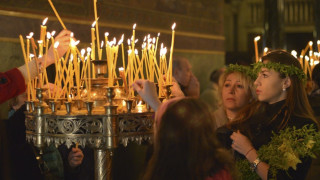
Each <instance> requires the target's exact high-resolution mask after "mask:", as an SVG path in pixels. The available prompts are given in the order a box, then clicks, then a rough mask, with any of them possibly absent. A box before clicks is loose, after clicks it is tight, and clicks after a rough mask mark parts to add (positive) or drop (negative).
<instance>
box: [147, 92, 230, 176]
mask: <svg viewBox="0 0 320 180" xmlns="http://www.w3.org/2000/svg"><path fill="white" fill-rule="evenodd" d="M154 148H155V150H154V153H153V155H152V157H151V160H150V161H149V164H148V167H147V170H146V173H145V176H144V179H145V180H151V179H152V180H157V179H159V180H160V179H161V180H163V179H165V180H171V179H185V180H187V179H190V180H191V179H192V180H198V179H199V180H203V179H205V178H206V177H209V176H213V175H214V174H215V173H217V172H219V171H220V170H226V171H228V172H229V173H231V172H233V169H234V167H233V160H232V157H231V154H230V153H229V152H228V151H227V150H225V149H223V148H222V147H221V146H220V144H219V142H218V140H217V138H216V137H215V131H214V120H213V118H212V116H211V114H210V112H209V110H208V107H207V106H206V105H205V104H204V103H203V102H201V101H200V100H196V99H191V98H185V99H181V100H179V101H177V102H175V103H173V104H170V105H169V106H168V108H167V110H166V111H165V112H164V114H163V116H162V118H161V122H160V126H159V130H158V132H157V134H156V137H155V144H154ZM232 175H233V174H232Z"/></svg>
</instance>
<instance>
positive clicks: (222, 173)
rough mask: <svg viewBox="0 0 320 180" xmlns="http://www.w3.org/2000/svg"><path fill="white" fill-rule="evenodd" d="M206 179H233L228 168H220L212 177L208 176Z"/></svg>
mask: <svg viewBox="0 0 320 180" xmlns="http://www.w3.org/2000/svg"><path fill="white" fill-rule="evenodd" d="M205 180H232V177H231V175H230V173H229V172H228V171H227V170H224V169H223V170H220V171H219V172H218V173H216V174H215V175H213V176H212V177H207V178H206V179H205Z"/></svg>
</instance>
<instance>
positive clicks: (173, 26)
mask: <svg viewBox="0 0 320 180" xmlns="http://www.w3.org/2000/svg"><path fill="white" fill-rule="evenodd" d="M174 28H176V23H173V25H172V27H171V29H172V31H174Z"/></svg>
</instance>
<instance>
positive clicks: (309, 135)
mask: <svg viewBox="0 0 320 180" xmlns="http://www.w3.org/2000/svg"><path fill="white" fill-rule="evenodd" d="M319 152H320V132H319V131H318V130H317V129H316V128H315V127H314V125H305V126H303V127H302V128H301V129H296V128H295V127H292V128H290V127H288V128H286V129H284V130H281V131H280V132H279V134H275V133H273V137H272V139H271V141H270V142H269V144H267V145H263V146H261V148H260V149H259V150H258V151H257V153H258V156H259V158H260V160H261V161H263V162H266V163H267V164H269V165H270V169H269V171H270V172H271V175H272V177H273V179H275V178H276V174H277V171H278V170H284V171H288V170H289V168H293V169H294V170H296V168H297V164H298V163H301V158H306V157H311V158H316V154H317V153H319ZM236 167H237V168H238V173H239V179H243V180H255V179H260V177H259V176H258V175H257V173H256V172H253V171H251V169H250V163H249V162H248V160H246V159H243V160H239V161H237V162H236Z"/></svg>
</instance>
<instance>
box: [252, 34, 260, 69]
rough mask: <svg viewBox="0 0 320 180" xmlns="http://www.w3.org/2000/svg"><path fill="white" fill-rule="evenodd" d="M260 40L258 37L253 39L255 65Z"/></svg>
mask: <svg viewBox="0 0 320 180" xmlns="http://www.w3.org/2000/svg"><path fill="white" fill-rule="evenodd" d="M259 40H260V36H257V37H255V38H254V41H253V42H254V51H255V55H256V63H257V62H258V61H259V51H258V41H259Z"/></svg>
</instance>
